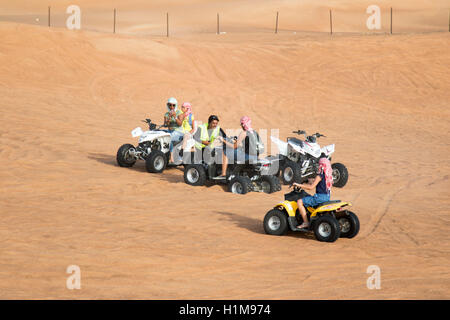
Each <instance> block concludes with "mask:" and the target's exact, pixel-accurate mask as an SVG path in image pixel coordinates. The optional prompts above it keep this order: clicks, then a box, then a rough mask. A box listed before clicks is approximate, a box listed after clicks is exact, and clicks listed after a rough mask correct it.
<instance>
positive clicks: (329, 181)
mask: <svg viewBox="0 0 450 320" xmlns="http://www.w3.org/2000/svg"><path fill="white" fill-rule="evenodd" d="M319 172H323V174H324V175H325V184H326V185H327V190H328V191H330V190H331V186H332V185H333V169H332V168H331V162H330V160H328V159H327V158H320V159H319Z"/></svg>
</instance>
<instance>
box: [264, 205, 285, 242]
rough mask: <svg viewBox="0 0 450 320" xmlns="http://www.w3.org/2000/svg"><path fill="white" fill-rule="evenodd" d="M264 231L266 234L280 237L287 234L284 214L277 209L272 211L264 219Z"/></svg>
mask: <svg viewBox="0 0 450 320" xmlns="http://www.w3.org/2000/svg"><path fill="white" fill-rule="evenodd" d="M263 224H264V231H265V232H266V233H267V234H271V235H276V236H281V235H284V234H286V233H287V232H288V228H289V226H288V221H287V217H286V213H284V212H283V211H280V210H278V209H272V210H270V211H269V212H267V213H266V216H265V217H264V223H263Z"/></svg>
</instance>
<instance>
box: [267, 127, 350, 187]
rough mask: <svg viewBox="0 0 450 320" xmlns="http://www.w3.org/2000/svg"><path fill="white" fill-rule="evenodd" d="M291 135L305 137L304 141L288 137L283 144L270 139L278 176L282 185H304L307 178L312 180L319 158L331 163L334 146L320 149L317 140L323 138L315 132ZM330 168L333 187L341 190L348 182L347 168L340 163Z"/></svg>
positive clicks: (298, 132)
mask: <svg viewBox="0 0 450 320" xmlns="http://www.w3.org/2000/svg"><path fill="white" fill-rule="evenodd" d="M293 133H296V134H298V135H301V134H303V135H305V140H304V141H303V140H300V139H297V138H293V137H289V138H287V142H284V141H281V140H280V139H278V138H275V137H270V138H271V140H272V141H273V142H274V143H275V144H276V145H277V147H278V151H279V160H280V175H281V180H282V181H283V183H284V184H292V183H293V182H297V183H304V182H306V181H307V180H308V178H313V177H314V176H315V175H316V172H317V170H318V168H319V159H320V157H321V156H326V157H327V158H328V159H329V160H330V161H331V154H333V153H334V144H331V145H328V146H325V147H323V148H321V147H320V145H319V144H318V143H317V138H320V137H325V136H324V135H323V134H320V133H318V132H317V133H315V134H313V135H311V136H308V135H307V134H306V132H305V131H303V130H298V131H293ZM331 167H332V169H333V186H334V187H338V188H342V187H343V186H345V184H346V183H347V180H348V171H347V168H346V167H345V166H344V165H343V164H342V163H333V164H332V165H331Z"/></svg>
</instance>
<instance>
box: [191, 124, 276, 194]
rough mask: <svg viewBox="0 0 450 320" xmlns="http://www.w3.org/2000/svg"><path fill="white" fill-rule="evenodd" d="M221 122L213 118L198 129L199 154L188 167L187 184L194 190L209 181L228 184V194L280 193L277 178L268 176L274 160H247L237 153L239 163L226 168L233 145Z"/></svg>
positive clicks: (197, 149) (255, 158)
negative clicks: (220, 125)
mask: <svg viewBox="0 0 450 320" xmlns="http://www.w3.org/2000/svg"><path fill="white" fill-rule="evenodd" d="M218 122H219V120H218V118H217V117H216V116H211V117H210V118H209V121H208V124H205V125H202V126H199V130H198V131H197V133H196V134H195V135H194V139H195V140H196V153H195V155H194V157H192V158H194V159H193V163H192V164H189V165H186V166H185V171H184V181H185V182H186V183H187V184H189V185H193V186H200V185H204V184H205V183H206V181H207V180H208V181H211V182H213V183H224V184H228V189H229V191H231V192H233V193H238V194H245V193H247V192H250V191H262V192H266V193H272V192H276V191H279V190H281V185H280V182H279V180H278V178H277V177H275V176H273V175H269V174H268V172H269V171H270V167H271V165H272V161H271V160H268V159H258V157H257V156H255V157H253V158H250V157H247V159H246V157H245V155H243V154H240V153H238V154H237V157H236V158H237V161H233V163H230V164H228V163H227V164H226V167H225V166H224V165H223V158H224V155H223V153H226V152H228V153H230V152H231V151H227V150H226V147H227V146H229V145H233V143H232V140H230V139H229V138H228V137H227V136H226V134H225V132H223V130H221V129H220V127H219V126H218ZM236 139H238V138H236ZM236 139H235V140H236ZM233 151H234V148H233ZM233 153H234V152H233ZM225 156H226V155H225ZM187 160H188V159H187ZM185 163H186V162H185ZM277 164H278V163H277ZM225 173H226V174H225Z"/></svg>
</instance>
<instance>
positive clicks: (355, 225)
mask: <svg viewBox="0 0 450 320" xmlns="http://www.w3.org/2000/svg"><path fill="white" fill-rule="evenodd" d="M337 219H338V222H339V226H340V229H341V238H353V237H354V236H356V235H357V234H358V232H359V219H358V216H357V215H356V214H354V213H353V212H351V211H345V214H344V215H342V216H339V217H338V218H337Z"/></svg>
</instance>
